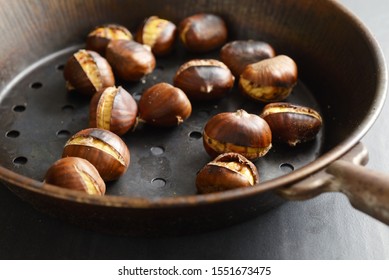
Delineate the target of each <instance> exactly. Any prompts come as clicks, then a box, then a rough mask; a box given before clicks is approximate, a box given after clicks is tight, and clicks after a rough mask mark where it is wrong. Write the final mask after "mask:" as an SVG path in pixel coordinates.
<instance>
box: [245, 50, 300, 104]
mask: <svg viewBox="0 0 389 280" xmlns="http://www.w3.org/2000/svg"><path fill="white" fill-rule="evenodd" d="M296 84H297V65H296V63H295V62H294V60H293V59H291V58H290V57H288V56H286V55H278V56H275V57H272V58H267V59H264V60H261V61H259V62H257V63H253V64H249V65H247V66H246V68H245V69H244V71H243V72H242V74H241V75H240V79H239V88H240V90H241V92H242V93H243V94H244V95H246V96H248V97H250V98H252V99H255V100H258V101H262V102H276V101H282V100H284V99H286V98H287V97H288V96H289V94H290V93H291V92H292V89H293V87H294V86H295V85H296Z"/></svg>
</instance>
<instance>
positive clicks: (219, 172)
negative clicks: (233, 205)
mask: <svg viewBox="0 0 389 280" xmlns="http://www.w3.org/2000/svg"><path fill="white" fill-rule="evenodd" d="M258 182H259V175H258V171H257V168H256V167H255V165H254V164H253V163H252V162H251V161H249V160H248V159H247V158H245V157H244V156H242V155H240V154H237V153H225V154H221V155H219V156H218V157H216V158H215V159H214V160H213V161H211V162H209V163H208V164H206V165H205V166H204V167H203V168H202V169H201V170H200V171H199V172H198V173H197V176H196V188H197V191H198V192H199V193H212V192H220V191H226V190H231V189H237V188H245V187H251V186H253V185H256V184H258Z"/></svg>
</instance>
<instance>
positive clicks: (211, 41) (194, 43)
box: [178, 13, 228, 53]
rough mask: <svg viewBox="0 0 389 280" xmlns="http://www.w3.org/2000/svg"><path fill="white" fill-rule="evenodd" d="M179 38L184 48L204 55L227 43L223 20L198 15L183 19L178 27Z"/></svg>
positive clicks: (213, 16)
mask: <svg viewBox="0 0 389 280" xmlns="http://www.w3.org/2000/svg"><path fill="white" fill-rule="evenodd" d="M178 33H179V38H180V40H181V42H182V44H183V45H184V47H185V48H186V49H187V50H189V51H191V52H197V53H204V52H208V51H211V50H214V49H217V48H219V47H221V46H222V45H223V44H225V42H226V41H227V36H228V31H227V26H226V24H225V22H224V20H223V19H222V18H221V17H220V16H217V15H214V14H208V13H200V14H195V15H192V16H189V17H187V18H185V19H183V20H182V21H181V22H180V23H179V25H178Z"/></svg>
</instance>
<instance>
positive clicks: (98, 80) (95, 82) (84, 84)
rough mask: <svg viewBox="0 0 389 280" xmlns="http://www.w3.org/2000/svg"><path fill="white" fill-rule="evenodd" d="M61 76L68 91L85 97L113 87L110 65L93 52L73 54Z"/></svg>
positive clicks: (85, 51) (113, 80)
mask: <svg viewBox="0 0 389 280" xmlns="http://www.w3.org/2000/svg"><path fill="white" fill-rule="evenodd" d="M63 74H64V78H65V80H66V83H67V84H66V86H67V88H68V89H69V90H76V91H78V92H80V93H81V94H84V95H87V96H92V95H94V94H95V93H96V92H98V91H99V90H102V89H103V88H105V87H110V86H113V85H115V77H114V74H113V72H112V68H111V66H110V64H109V63H108V62H107V60H106V59H105V58H104V57H102V56H101V55H99V54H98V53H97V52H94V51H88V50H84V49H82V50H79V51H77V52H76V53H74V54H73V55H72V56H71V57H70V58H69V59H68V61H67V62H66V64H65V67H64V72H63Z"/></svg>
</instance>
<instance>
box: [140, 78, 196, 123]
mask: <svg viewBox="0 0 389 280" xmlns="http://www.w3.org/2000/svg"><path fill="white" fill-rule="evenodd" d="M138 107H139V121H140V122H146V123H148V124H151V125H155V126H165V127H168V126H177V125H179V124H181V123H182V122H183V121H185V120H186V119H187V118H189V116H190V114H191V113H192V105H191V103H190V101H189V99H188V97H187V96H186V95H185V93H184V92H183V91H182V90H181V89H179V88H177V87H174V86H172V85H170V84H168V83H158V84H156V85H154V86H152V87H150V88H148V89H147V90H146V91H145V92H144V93H143V94H142V96H141V98H140V100H139V104H138Z"/></svg>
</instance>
